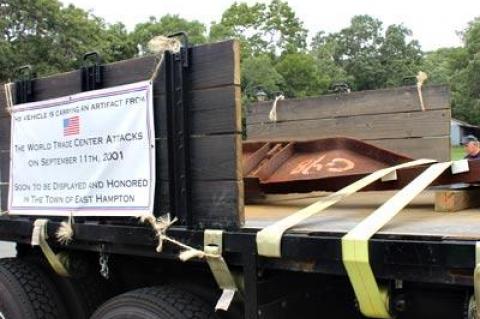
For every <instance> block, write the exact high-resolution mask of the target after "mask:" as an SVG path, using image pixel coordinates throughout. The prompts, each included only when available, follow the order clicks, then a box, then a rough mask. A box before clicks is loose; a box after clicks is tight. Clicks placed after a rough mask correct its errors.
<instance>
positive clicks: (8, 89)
mask: <svg viewBox="0 0 480 319" xmlns="http://www.w3.org/2000/svg"><path fill="white" fill-rule="evenodd" d="M3 88H4V91H5V100H6V101H7V106H6V110H7V112H8V113H9V114H10V115H12V108H13V97H12V83H5V84H4V85H3Z"/></svg>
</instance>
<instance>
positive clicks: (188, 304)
mask: <svg viewBox="0 0 480 319" xmlns="http://www.w3.org/2000/svg"><path fill="white" fill-rule="evenodd" d="M91 319H217V316H216V315H215V310H214V309H213V307H212V306H209V305H208V304H206V303H204V302H203V301H202V300H201V299H199V298H198V297H196V296H194V295H193V294H191V293H189V292H186V291H183V290H179V289H176V288H174V287H171V286H161V287H152V288H142V289H138V290H134V291H131V292H127V293H125V294H122V295H120V296H118V297H115V298H113V299H111V300H109V301H107V302H106V303H105V304H104V305H103V306H101V307H100V309H98V310H97V311H96V312H95V313H94V314H93V316H92V318H91Z"/></svg>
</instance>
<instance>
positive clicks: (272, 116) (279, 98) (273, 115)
mask: <svg viewBox="0 0 480 319" xmlns="http://www.w3.org/2000/svg"><path fill="white" fill-rule="evenodd" d="M283 100H285V96H283V94H280V95H277V96H276V97H275V101H273V105H272V109H271V110H270V113H269V114H268V119H269V120H270V121H272V122H277V103H278V101H283Z"/></svg>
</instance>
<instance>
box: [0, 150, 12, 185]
mask: <svg viewBox="0 0 480 319" xmlns="http://www.w3.org/2000/svg"><path fill="white" fill-rule="evenodd" d="M9 172H10V152H9V151H0V183H8V182H9V177H10V176H9Z"/></svg>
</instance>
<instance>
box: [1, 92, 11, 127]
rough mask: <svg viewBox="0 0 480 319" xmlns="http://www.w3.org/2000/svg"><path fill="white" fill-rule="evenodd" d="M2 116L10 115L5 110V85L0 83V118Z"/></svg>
mask: <svg viewBox="0 0 480 319" xmlns="http://www.w3.org/2000/svg"><path fill="white" fill-rule="evenodd" d="M4 116H10V113H9V112H8V110H7V97H6V95H5V85H4V83H1V84H0V118H1V117H4Z"/></svg>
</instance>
